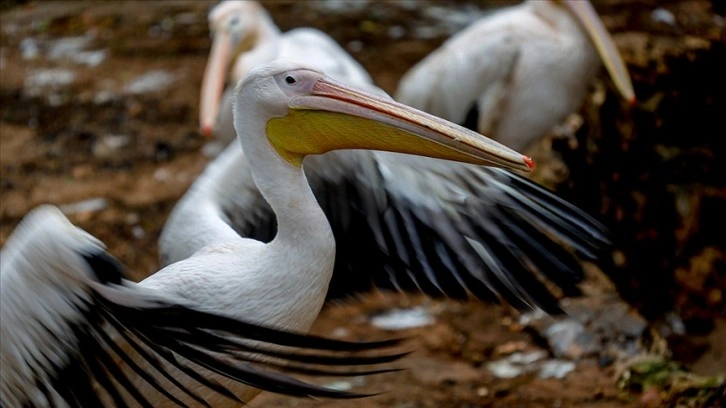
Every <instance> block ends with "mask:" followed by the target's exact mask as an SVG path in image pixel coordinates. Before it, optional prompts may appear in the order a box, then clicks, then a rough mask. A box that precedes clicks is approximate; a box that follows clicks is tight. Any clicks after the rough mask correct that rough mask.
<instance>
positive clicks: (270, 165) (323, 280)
mask: <svg viewBox="0 0 726 408" xmlns="http://www.w3.org/2000/svg"><path fill="white" fill-rule="evenodd" d="M234 98H235V128H236V129H237V133H238V137H239V141H240V143H241V144H242V146H243V148H244V150H245V152H247V155H246V157H247V160H248V161H249V164H250V169H251V172H252V176H253V179H254V181H255V183H256V184H257V187H258V188H259V191H260V193H261V194H262V196H263V197H264V199H265V200H267V202H268V203H269V204H270V206H271V208H272V209H273V211H274V212H275V215H276V217H277V232H276V234H275V237H274V239H273V240H272V241H270V242H269V243H263V242H260V241H257V240H254V239H248V238H243V237H240V236H239V235H237V234H236V233H234V232H233V231H232V229H231V227H230V226H229V225H227V224H222V223H219V222H218V220H215V219H214V217H207V220H209V221H210V222H217V223H216V224H215V225H214V227H215V228H216V230H214V233H215V234H214V235H210V234H209V233H210V229H208V228H207V229H204V230H201V231H200V232H199V234H202V235H204V237H205V239H207V244H208V245H206V246H204V247H203V248H201V249H199V250H198V251H196V252H195V253H194V254H193V255H191V256H190V257H188V258H186V259H184V260H181V261H179V262H176V263H174V264H171V265H169V266H167V267H165V268H163V269H162V270H160V271H159V272H157V273H156V274H154V275H152V276H150V277H148V278H147V279H145V280H144V281H142V282H141V283H140V284H139V285H132V284H130V283H124V282H122V281H120V278H119V276H118V273H117V271H116V269H117V268H116V266H115V265H114V263H113V262H109V261H108V259H107V258H106V257H104V256H101V255H99V256H97V254H99V253H100V252H99V251H100V244H99V243H98V242H97V241H96V240H94V239H93V238H92V237H90V236H88V235H87V234H85V233H83V232H82V231H80V230H78V229H74V228H73V227H71V226H70V225H69V224H68V223H67V220H65V219H64V218H63V217H61V216H59V215H58V214H57V213H56V214H55V217H52V216H49V215H47V214H41V215H40V216H37V217H36V216H34V217H32V222H31V224H34V225H31V226H25V227H22V228H20V232H19V233H18V234H17V236H15V235H14V236H13V238H12V239H11V240H9V242H8V244H7V246H6V247H5V248H3V253H2V257H1V259H2V272H1V275H0V276H1V279H2V288H1V290H2V297H1V301H2V305H1V306H2V307H1V308H0V309H1V310H2V326H1V329H0V330H1V331H0V333H2V359H3V360H2V362H3V366H2V375H1V376H0V390H1V392H2V394H1V395H0V398H1V399H2V401H1V402H2V405H3V406H8V407H10V406H25V405H33V406H34V405H38V406H56V405H61V406H77V405H84V404H93V403H94V402H98V401H99V400H100V401H102V402H104V403H106V404H110V403H113V404H114V405H125V404H128V403H129V401H133V400H135V401H136V402H138V403H139V404H140V405H145V406H163V404H164V403H165V402H166V403H168V404H171V405H174V404H178V403H179V402H182V401H183V402H185V403H187V404H190V405H191V404H193V403H199V402H203V401H206V403H207V404H209V405H218V404H222V403H223V402H226V403H227V404H229V403H231V402H234V399H238V402H239V401H243V402H248V401H249V400H251V399H252V398H253V397H254V396H255V395H256V394H257V393H259V387H261V386H262V387H264V388H267V389H271V390H273V391H276V392H288V393H292V394H295V393H297V394H298V395H306V394H310V395H315V394H316V393H317V394H320V393H321V392H322V391H320V389H318V388H314V387H307V388H302V389H301V388H296V387H302V385H300V384H299V383H294V382H292V381H291V380H289V379H287V381H277V379H276V378H275V377H274V376H271V375H268V376H262V375H258V376H255V375H249V373H248V372H246V371H250V370H249V369H247V366H244V365H240V364H232V363H227V364H224V362H223V361H219V359H218V358H214V356H215V354H216V353H217V352H220V353H222V354H233V353H235V351H236V348H235V347H237V349H238V348H239V346H238V345H239V344H241V345H242V346H244V345H248V344H250V343H249V342H245V343H239V342H236V341H234V338H233V339H229V336H232V335H234V336H237V337H243V338H244V337H245V335H246V334H247V330H248V328H245V329H244V330H235V329H234V325H233V324H232V323H233V322H230V321H229V320H226V321H221V322H220V321H219V320H218V318H217V317H215V316H226V317H227V318H229V319H238V320H245V321H248V322H251V323H253V324H261V325H262V324H264V325H265V326H271V327H274V328H277V329H284V330H287V331H296V332H307V331H308V330H309V328H310V326H311V325H312V323H313V322H314V320H315V319H316V317H317V315H318V313H319V311H320V308H321V306H322V304H323V301H324V299H325V294H326V292H327V288H328V284H329V281H330V278H331V275H332V272H333V264H334V260H335V241H334V239H333V233H332V230H331V228H330V225H329V224H328V222H327V220H326V218H325V215H324V213H323V211H322V210H321V208H320V206H319V205H318V203H317V202H316V200H315V197H314V196H313V194H312V191H311V190H310V187H309V185H308V184H307V181H306V179H305V175H304V173H303V169H302V161H303V158H304V157H305V156H307V155H309V154H318V153H324V152H326V151H329V150H335V149H352V148H356V149H359V148H360V149H363V148H373V149H381V150H391V151H396V152H400V153H412V154H426V155H430V156H432V157H438V158H445V159H451V160H459V161H463V162H468V163H473V164H480V165H498V166H502V167H506V168H510V169H517V170H524V171H526V170H529V169H530V168H531V167H532V162H531V160H530V159H529V158H528V157H526V156H523V155H521V154H519V153H517V152H515V151H513V150H511V149H508V148H506V147H504V146H502V145H500V144H498V143H497V142H494V141H491V140H489V139H487V138H485V137H483V136H481V135H479V134H477V133H474V132H471V131H469V130H467V129H464V128H462V127H460V126H457V125H454V124H452V123H450V122H447V121H444V120H441V119H439V118H437V117H434V116H432V115H429V114H426V113H423V112H420V111H417V110H415V109H412V108H409V107H406V106H405V105H401V104H398V103H395V102H392V101H390V100H388V99H385V98H381V97H377V96H375V95H374V94H368V93H365V92H362V91H356V90H355V89H353V88H349V87H347V86H346V85H343V84H341V83H339V82H336V81H334V80H332V79H330V78H328V77H326V76H325V75H324V74H322V73H321V72H319V71H317V70H315V69H313V68H308V67H304V66H300V65H299V64H296V63H291V62H289V61H276V62H273V63H271V64H268V65H264V66H261V67H258V68H257V69H255V70H253V71H252V72H251V73H250V74H249V75H248V76H246V77H245V78H244V79H243V80H242V81H240V83H239V85H238V86H237V88H236V90H235V95H234ZM46 213H47V211H46ZM42 215H45V217H43V216H42ZM189 221H194V220H189ZM64 223H65V224H64ZM38 224H42V225H40V226H39V225H38ZM28 231H31V232H28ZM188 233H190V234H195V233H196V231H193V230H190V231H188ZM6 251H7V254H6ZM125 287H128V289H129V290H126V288H125ZM177 301H178V302H179V303H182V302H183V304H189V305H193V307H194V309H190V308H186V309H183V310H180V311H177V310H179V308H181V307H182V306H178V305H177ZM167 305H171V306H172V310H171V311H169V312H165V309H166V308H167ZM155 308H157V309H161V311H158V310H155ZM195 309H196V310H199V311H204V312H206V315H201V313H202V312H193V311H194V310H195ZM212 313H213V314H212ZM147 316H148V317H147ZM147 318H148V319H149V322H148V325H149V326H150V327H143V326H144V325H145V324H146V323H147V321H146V319H147ZM187 319H189V320H191V321H187ZM104 321H105V322H107V324H108V325H109V326H114V327H115V328H117V329H119V330H118V332H119V336H121V337H123V338H124V339H126V340H128V341H129V342H132V343H133V342H134V341H136V343H143V344H145V345H146V346H148V347H150V348H151V349H152V351H153V352H155V353H156V354H158V355H161V356H162V357H163V358H165V359H167V361H169V363H170V364H171V365H173V366H174V367H176V370H172V372H171V373H169V374H168V375H163V374H162V377H163V379H165V380H166V381H167V383H171V384H172V385H175V386H176V387H177V388H179V389H182V390H188V393H185V392H182V393H178V394H175V395H173V396H172V395H170V394H168V392H167V391H166V389H167V387H166V385H160V384H159V383H158V382H157V381H156V380H153V379H150V378H149V376H148V375H147V373H148V371H147V370H152V369H158V368H159V364H161V362H160V361H159V360H161V358H158V357H157V358H154V357H149V352H148V351H144V350H147V349H145V348H143V347H141V346H139V348H135V349H134V350H135V351H136V352H138V353H139V354H141V355H142V357H143V358H144V359H145V360H146V361H147V363H149V362H150V363H151V366H152V367H147V366H144V367H141V366H139V365H137V364H135V363H134V362H133V361H132V360H130V359H127V358H124V357H123V352H118V351H117V350H116V349H115V346H114V344H115V342H114V341H112V340H110V339H109V336H108V335H107V334H106V331H105V330H102V329H101V330H99V328H98V325H99V324H100V323H102V322H104ZM136 325H140V326H142V327H141V328H140V329H138V330H133V329H134V326H136ZM159 325H161V326H162V327H161V328H160V327H157V326H159ZM197 325H199V326H200V327H198V328H197V327H195V326H197ZM190 326H191V327H190ZM250 327H251V328H249V330H250V331H253V329H254V330H257V329H255V328H254V326H250ZM127 330H131V331H132V334H128V333H126V331H127ZM152 335H153V336H154V337H152ZM249 338H250V339H252V340H254V341H253V342H252V343H251V344H253V345H254V344H257V342H258V341H259V340H262V341H268V342H272V340H274V339H275V335H274V334H269V335H267V337H259V338H258V337H255V336H249ZM291 342H292V344H295V343H294V339H293V340H291V339H289V338H288V341H287V343H285V344H286V345H289V344H291ZM150 343H151V344H150ZM313 343H314V342H313ZM278 344H280V342H279V341H278ZM331 347H332V346H328V348H331ZM260 348H261V347H258V349H260ZM258 349H255V350H251V352H250V353H251V355H250V356H249V357H248V358H250V359H252V360H253V361H254V360H261V359H262V360H264V361H267V357H265V356H264V353H260V354H258ZM263 350H264V348H263ZM270 350H271V351H270V352H268V353H267V354H269V355H270V356H271V357H272V358H274V357H278V356H279V357H282V358H283V359H287V360H292V361H295V356H294V355H292V354H290V353H286V354H279V355H278V354H275V352H280V353H282V352H281V351H280V349H279V348H275V347H272V348H271V349H270ZM242 351H245V349H244V347H242ZM85 353H91V354H92V357H98V358H99V360H96V359H95V358H91V356H86V355H85ZM185 353H186V355H185ZM200 354H201V355H200ZM179 355H181V356H184V357H187V359H191V360H192V362H194V363H196V364H197V366H202V367H205V368H207V369H209V370H211V371H213V372H220V371H221V373H222V374H229V373H230V372H231V373H233V374H237V375H236V376H233V378H232V379H231V380H229V379H227V380H226V381H224V382H223V384H224V386H225V387H228V388H229V389H231V390H232V392H233V394H231V396H232V397H233V398H232V399H229V398H228V397H230V394H228V393H226V392H224V390H223V389H220V388H219V387H218V386H217V385H216V384H217V381H215V380H211V381H205V380H203V379H204V377H202V376H201V375H200V373H199V372H198V371H197V370H198V369H199V367H195V366H192V367H189V366H188V365H186V364H185V363H184V362H182V363H177V361H178V360H179ZM115 356H118V358H115ZM395 357H396V356H393V357H391V358H387V359H388V360H390V359H392V358H395ZM301 358H302V357H301ZM302 359H303V360H302V361H305V360H304V358H302ZM384 360H386V359H385V358H384ZM311 361H312V362H315V361H321V360H319V359H315V358H312V359H311ZM322 361H326V360H324V359H323V360H322ZM368 361H370V360H368ZM120 363H125V364H126V366H127V368H129V369H130V371H129V370H127V372H129V373H131V374H127V375H130V376H131V378H129V377H128V376H127V375H124V374H123V373H119V372H118V366H119V364H120ZM69 366H70V367H71V368H67V367H69ZM162 371H163V368H162ZM179 371H182V372H183V373H184V374H186V376H184V375H183V374H182V373H180V372H179ZM253 374H254V373H253ZM89 377H90V379H89ZM178 377H183V378H181V379H178ZM220 382H221V380H220ZM137 383H141V384H140V385H138V386H137ZM97 392H98V393H103V396H102V397H98V396H96V393H97ZM327 392H328V394H330V393H332V395H333V396H335V395H337V393H336V392H334V391H329V390H328V391H327ZM149 393H154V397H155V398H154V399H153V400H152V399H151V398H150V397H147V395H148V394H149ZM200 394H201V395H200ZM210 394H213V395H210ZM323 395H325V394H324V393H323ZM195 397H196V398H195ZM217 398H218V399H217ZM178 400H181V401H178ZM240 403H241V402H240ZM94 405H97V404H94Z"/></svg>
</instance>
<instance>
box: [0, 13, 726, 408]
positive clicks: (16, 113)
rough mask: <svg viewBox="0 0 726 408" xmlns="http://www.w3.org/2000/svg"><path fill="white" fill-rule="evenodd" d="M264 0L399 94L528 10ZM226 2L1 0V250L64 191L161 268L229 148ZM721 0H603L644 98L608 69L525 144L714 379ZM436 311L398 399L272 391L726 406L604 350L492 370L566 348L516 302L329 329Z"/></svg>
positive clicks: (696, 367) (674, 349)
mask: <svg viewBox="0 0 726 408" xmlns="http://www.w3.org/2000/svg"><path fill="white" fill-rule="evenodd" d="M261 3H262V4H263V5H264V6H265V7H266V8H267V10H268V11H269V12H270V14H271V16H272V18H273V20H274V21H275V23H276V24H277V25H278V26H279V27H280V29H281V30H283V31H285V30H288V29H291V28H294V27H301V26H310V27H315V28H319V29H321V30H323V31H324V32H326V33H328V34H329V35H330V36H332V37H333V38H334V39H335V40H337V41H338V42H339V43H340V44H341V45H342V46H343V47H344V48H345V49H346V50H347V51H348V52H349V53H350V54H351V55H352V56H353V57H354V58H355V59H356V60H358V61H359V62H360V63H361V64H362V65H363V66H364V67H365V68H366V69H367V70H368V72H369V73H370V74H371V76H372V77H373V79H374V81H375V82H376V84H377V85H378V86H380V87H381V88H383V89H384V90H386V91H387V92H389V93H393V92H394V91H395V89H396V86H397V84H398V81H399V79H400V78H401V76H402V75H403V74H404V73H405V72H406V71H407V70H408V69H409V68H410V67H411V66H412V65H413V64H415V63H416V62H418V61H419V60H421V59H422V58H423V57H424V56H426V55H427V54H428V53H430V52H431V51H432V50H433V49H435V48H436V47H437V46H439V45H440V44H441V43H442V42H443V41H444V40H446V39H447V38H448V37H449V36H451V35H452V34H454V33H456V32H457V31H459V30H461V29H462V28H464V27H466V26H467V25H468V24H470V23H471V22H473V21H475V20H476V19H478V18H481V17H482V16H485V15H486V14H487V13H490V12H492V11H494V10H496V9H498V8H501V7H505V6H508V5H512V4H516V3H517V2H513V1H504V0H497V1H484V0H481V1H465V0H457V1H434V0H401V1H355V2H354V1H309V2H300V1H292V0H291V1H262V2H261ZM214 4H215V3H214V2H201V1H200V2H196V1H195V2H185V1H159V2H140V1H139V2H134V1H107V2H97V1H88V2H84V1H79V2H32V1H31V2H15V1H2V2H0V10H2V14H1V16H0V23H1V27H0V35H1V36H2V37H1V38H0V189H1V199H0V216H1V217H2V218H1V221H0V242H4V240H5V239H6V238H7V236H8V235H9V234H10V232H11V231H12V230H13V228H14V227H15V225H16V224H17V222H18V221H19V220H20V219H21V218H22V216H23V215H24V214H25V213H26V212H27V211H29V210H30V209H31V208H33V207H35V206H36V205H38V204H41V203H54V204H58V205H61V206H63V208H64V210H66V212H68V213H69V214H70V215H71V219H72V221H74V222H76V223H78V224H79V225H80V226H81V227H83V228H85V229H86V230H88V231H89V232H91V233H92V234H94V235H96V236H97V237H99V238H100V239H101V240H102V241H104V242H105V243H106V244H107V245H108V249H109V251H110V252H111V253H112V254H114V255H115V256H117V257H119V258H120V259H121V260H122V261H123V262H124V263H125V264H126V265H128V266H129V268H130V270H131V271H132V273H133V274H134V278H135V279H142V278H143V277H145V276H147V275H148V274H150V273H153V272H154V271H156V270H157V269H158V253H157V239H158V237H159V233H160V231H161V228H162V227H163V225H164V222H165V221H166V217H167V216H168V214H169V211H170V210H171V208H172V207H173V205H174V204H175V203H176V201H177V200H178V199H179V197H180V196H181V195H182V194H183V193H184V192H185V191H186V188H187V187H188V186H189V185H190V183H191V182H192V181H193V180H194V178H195V177H196V175H197V174H199V172H201V170H202V169H203V168H204V166H205V164H206V163H207V162H208V161H209V160H210V159H211V158H212V157H213V156H214V154H215V152H216V151H218V146H217V147H215V145H214V144H213V143H208V142H207V140H205V139H204V138H203V137H202V136H201V135H200V133H199V131H198V126H199V124H198V108H199V89H200V83H201V78H202V75H203V72H204V66H205V62H206V58H207V55H208V52H209V48H210V44H211V41H210V36H209V28H208V23H207V13H208V11H209V9H210V8H211V7H212V6H213V5H214ZM724 4H725V3H724V2H721V1H719V0H713V1H708V0H677V1H656V0H635V1H629V0H607V1H602V2H595V3H594V6H595V8H596V9H597V11H598V13H599V14H600V16H601V18H602V20H603V22H604V23H605V25H606V27H607V28H608V30H609V31H610V32H611V33H612V35H613V38H614V39H615V42H616V44H617V46H618V48H619V50H620V52H621V55H622V57H623V59H624V60H625V62H626V64H627V68H628V71H629V72H630V75H631V78H632V81H633V84H634V87H635V92H636V95H637V100H638V101H637V103H636V104H635V105H634V106H629V105H628V104H627V103H626V102H624V101H622V100H621V99H620V98H619V97H618V95H617V92H616V90H615V88H614V85H613V84H612V83H611V81H610V79H609V78H608V77H607V76H606V74H605V73H604V72H603V73H601V74H600V75H599V76H598V77H597V78H596V79H595V80H594V81H593V82H592V84H591V90H590V92H589V95H588V97H587V98H586V101H585V103H584V105H583V106H582V108H581V109H580V110H579V111H577V112H575V113H573V114H572V115H571V116H570V117H569V118H568V119H567V120H566V121H565V123H563V124H562V125H561V126H558V127H557V128H556V129H554V130H553V131H552V132H551V133H552V134H551V135H550V136H549V137H547V138H545V140H543V141H542V142H541V143H539V144H538V145H537V146H534V147H533V148H532V150H531V151H529V152H528V153H529V154H531V155H532V156H533V157H534V158H535V160H536V161H537V163H538V167H537V169H536V170H537V172H536V174H535V175H534V178H535V179H536V180H537V181H539V182H541V183H542V184H545V185H546V186H548V187H549V188H551V189H553V190H554V191H555V192H557V194H558V195H560V196H562V197H565V198H566V199H567V200H569V201H570V202H572V203H574V204H576V205H578V206H579V207H581V208H582V209H584V210H585V211H586V212H588V213H589V214H591V215H592V216H594V217H595V218H597V219H598V220H600V221H601V222H602V223H603V224H605V225H606V226H607V227H608V228H609V229H610V230H611V231H612V233H613V237H614V240H615V245H616V247H617V250H616V251H615V253H614V254H613V257H612V264H609V263H608V264H606V265H601V268H602V269H603V270H604V272H605V274H606V275H608V276H609V277H610V279H611V282H612V286H610V285H611V283H610V282H608V281H607V280H603V279H602V278H600V279H598V278H593V277H592V276H591V277H590V278H591V279H590V282H589V283H588V284H589V285H592V286H595V287H596V288H599V289H595V291H597V290H600V291H614V292H616V293H617V294H619V296H620V297H622V299H623V300H624V302H625V304H627V305H628V308H629V309H628V313H632V314H637V315H638V316H642V318H643V319H644V321H646V322H647V323H648V325H647V326H648V328H647V329H644V330H642V332H643V333H646V334H647V335H645V334H644V335H643V338H642V339H641V338H640V337H639V339H638V340H639V347H642V348H643V350H647V352H648V353H655V351H654V348H657V349H658V350H660V351H659V352H657V354H658V355H659V356H665V358H666V360H667V361H670V362H675V363H677V364H678V367H679V370H681V369H683V370H684V371H687V372H689V373H693V374H697V375H700V376H712V375H715V374H725V373H726V368H724V367H726V355H725V353H726V292H725V291H726V252H725V251H726V245H725V244H726V239H724V233H723V231H725V230H726V217H725V216H724V209H726V141H725V139H726V128H725V127H724V120H725V119H726V100H725V99H726V77H725V76H724V73H726V16H724V13H725V12H726V10H725V9H726V7H724ZM215 149H217V150H215ZM594 275H598V276H601V274H598V273H594V274H593V276H594ZM419 304H426V305H427V307H428V308H429V310H433V312H432V313H433V314H434V315H435V316H436V323H434V324H433V326H429V327H428V328H425V329H419V330H418V331H416V330H413V331H411V332H410V333H411V334H413V335H416V336H418V337H417V339H418V340H416V342H417V343H416V345H417V348H418V351H417V352H416V353H415V354H414V355H412V356H411V357H412V358H411V359H410V360H409V361H407V362H406V364H408V368H409V370H408V371H407V372H405V373H401V374H396V375H391V376H390V377H387V378H386V379H384V380H381V381H382V382H381V383H380V384H383V385H385V386H386V387H387V388H386V389H388V390H390V391H392V392H389V393H386V394H385V395H383V396H380V397H376V398H372V399H370V400H365V401H362V402H361V401H355V402H352V403H350V402H349V403H341V402H326V401H322V402H320V401H318V402H311V401H291V400H290V399H285V398H279V397H275V396H264V397H261V398H260V401H259V402H255V403H257V404H260V406H370V407H378V406H380V407H384V406H396V407H429V406H430V407H446V406H452V407H464V406H482V405H485V406H488V405H492V406H509V405H514V406H516V405H521V404H527V406H553V404H556V403H558V404H560V405H559V406H598V407H603V406H627V405H629V404H632V406H642V405H648V404H655V405H652V406H659V405H660V404H668V403H672V404H674V405H677V404H678V403H681V402H683V401H696V402H694V403H693V404H696V405H691V406H697V404H699V403H702V405H704V404H705V405H708V404H717V403H718V401H717V400H716V399H713V398H711V397H708V398H706V399H700V400H699V399H698V398H695V397H694V398H691V399H684V398H685V397H684V396H683V394H678V393H674V392H672V391H673V389H674V387H672V386H671V388H670V389H664V388H662V387H661V388H655V390H656V391H651V390H653V388H650V387H649V385H653V384H652V383H648V384H646V385H643V384H640V385H637V386H625V385H623V384H624V383H623V381H622V373H623V372H624V371H623V370H624V369H623V368H622V367H620V366H618V365H617V364H614V363H613V362H612V361H603V360H602V358H590V359H589V360H588V358H587V357H597V356H600V357H601V354H599V353H591V355H579V356H578V358H576V359H575V360H574V361H575V362H576V363H577V368H576V370H578V371H577V372H578V373H579V375H578V374H576V373H573V374H570V375H569V376H563V378H556V377H550V378H543V377H542V376H537V375H534V374H531V373H528V374H525V375H523V376H517V377H515V378H502V377H498V376H497V375H496V374H495V372H494V371H493V370H487V369H485V368H486V362H488V361H491V360H494V359H496V358H499V357H502V356H506V355H510V354H511V353H512V350H517V351H522V350H530V349H536V348H541V349H545V350H546V349H547V346H546V345H545V344H544V343H548V341H549V339H547V338H545V337H543V336H542V334H541V333H538V332H537V330H536V329H531V328H528V326H527V324H524V323H522V321H521V319H520V317H519V316H517V315H516V314H515V313H514V312H512V311H511V310H510V309H508V308H507V307H503V306H496V307H495V306H487V305H481V304H477V303H475V302H471V304H469V303H463V304H462V303H454V302H430V301H426V300H424V299H420V298H418V297H417V296H415V295H409V296H400V295H391V294H384V293H374V294H370V295H367V296H363V297H361V298H360V299H358V300H356V301H352V302H348V303H346V304H341V305H335V306H331V307H328V308H327V309H326V310H325V311H324V313H323V315H322V316H321V322H320V324H319V325H317V326H316V329H315V330H316V332H318V333H321V334H326V335H330V334H331V333H332V332H334V331H335V330H336V329H339V328H340V327H343V326H349V325H350V322H351V321H353V322H359V323H360V325H357V324H356V325H355V327H354V328H350V327H347V328H346V330H352V331H355V330H374V328H371V327H369V326H367V325H368V320H366V319H362V318H361V316H372V315H375V314H377V313H380V312H381V311H383V310H387V309H389V308H406V307H410V306H412V305H419ZM593 307H595V308H596V307H598V306H593ZM502 346H507V347H509V348H510V349H511V350H509V351H507V350H503V349H502ZM548 352H549V353H552V352H551V351H548ZM708 378H711V377H708ZM366 381H376V380H366ZM708 384H709V386H711V385H713V384H712V383H708ZM720 384H721V386H720V387H721V388H720V391H719V392H720V393H721V394H720V395H721V396H723V392H724V391H723V390H724V388H723V380H721V383H720ZM368 385H375V384H368ZM656 385H657V384H656ZM696 388H697V387H696ZM689 392H691V394H693V395H697V394H698V392H699V391H693V389H690V391H689ZM689 395H690V394H689ZM693 395H690V397H693ZM690 397H689V398H690ZM256 401H257V400H256ZM674 401H676V402H674ZM678 401H680V402H678ZM704 401H705V402H704ZM705 405H704V406H705ZM714 406H716V405H714Z"/></svg>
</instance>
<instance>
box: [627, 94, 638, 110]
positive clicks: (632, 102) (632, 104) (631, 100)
mask: <svg viewBox="0 0 726 408" xmlns="http://www.w3.org/2000/svg"><path fill="white" fill-rule="evenodd" d="M637 104H638V99H637V98H635V96H632V97H631V98H630V99H629V100H628V105H630V107H631V108H632V107H635V105H637Z"/></svg>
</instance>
